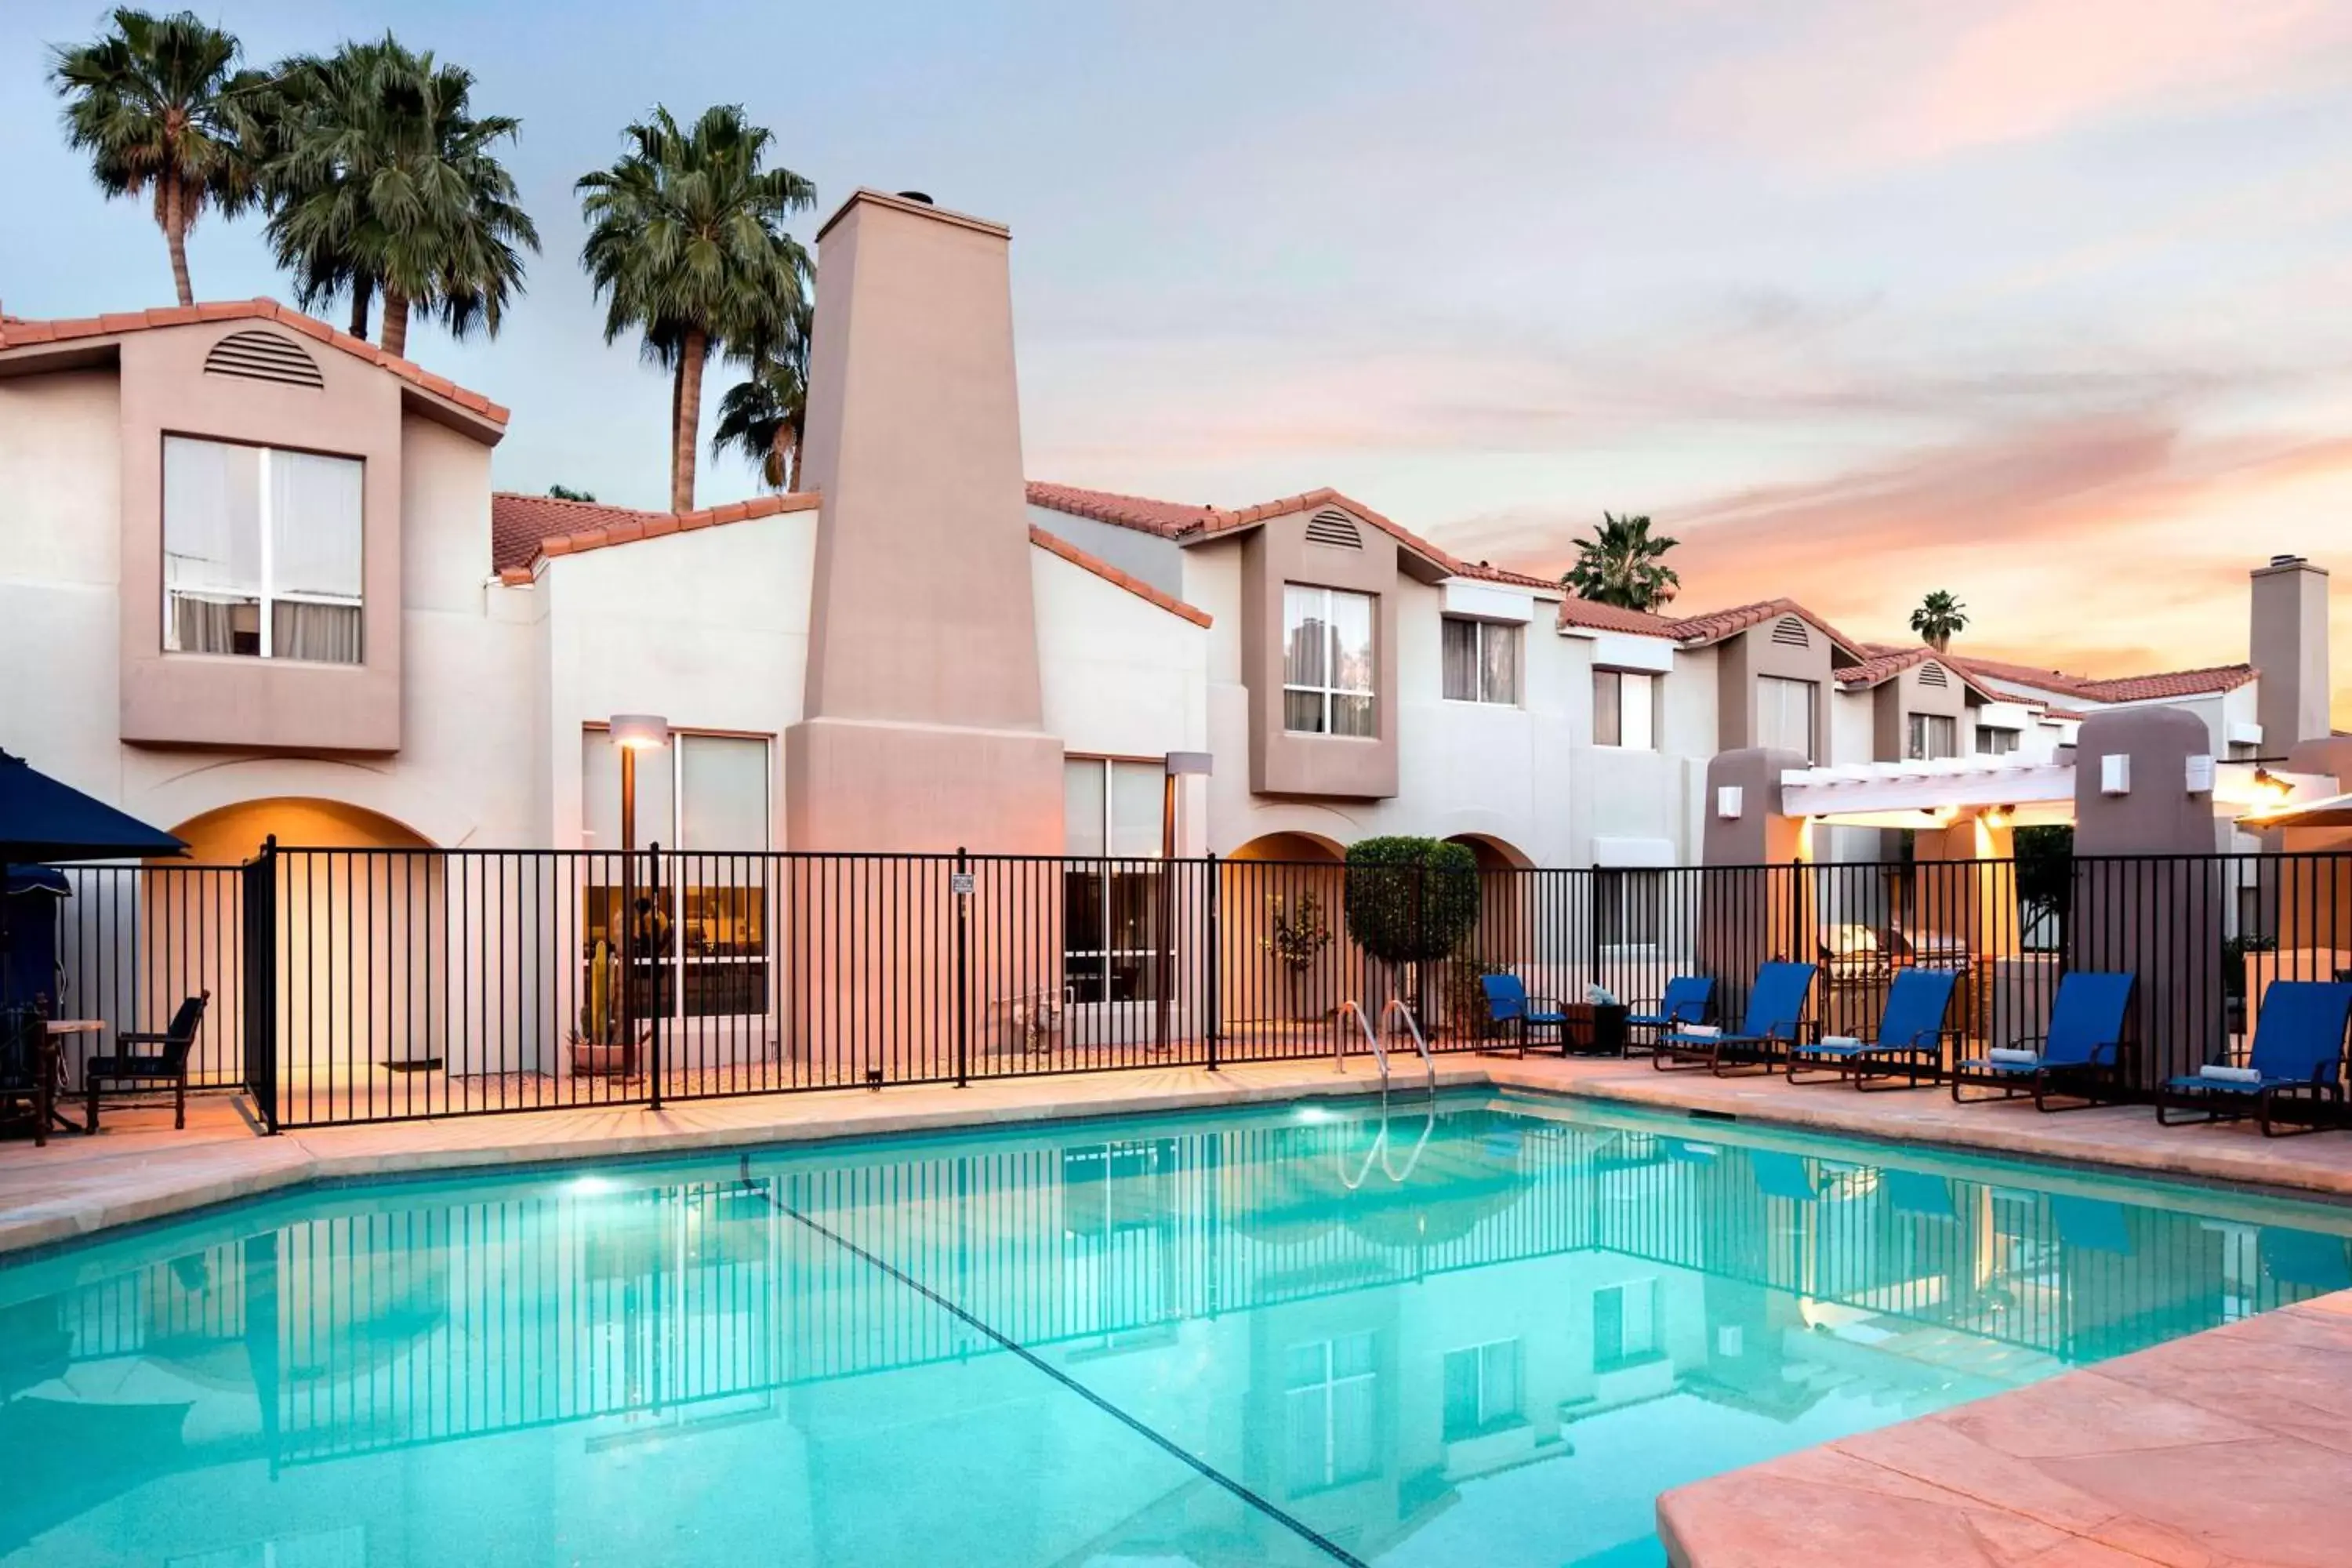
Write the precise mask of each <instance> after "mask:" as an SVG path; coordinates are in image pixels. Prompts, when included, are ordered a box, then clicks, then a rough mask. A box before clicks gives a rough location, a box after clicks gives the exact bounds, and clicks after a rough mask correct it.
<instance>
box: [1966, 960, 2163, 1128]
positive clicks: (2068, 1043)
mask: <svg viewBox="0 0 2352 1568" xmlns="http://www.w3.org/2000/svg"><path fill="white" fill-rule="evenodd" d="M2134 979H2135V977H2134V976H2132V975H2131V974H2128V973H2110V972H2107V971H2103V970H2092V969H2076V970H2072V971H2070V972H2068V973H2066V974H2064V975H2063V976H2062V977H2060V979H2059V982H2058V994H2057V995H2056V996H2055V997H2053V999H2052V1000H2051V1003H2050V1026H2049V1029H2048V1031H2047V1032H2046V1033H2044V1034H2040V1035H2026V1036H2022V1037H2019V1038H2018V1039H2015V1040H2013V1041H2011V1043H2010V1045H2009V1046H2008V1047H2005V1048H2003V1049H2000V1050H1998V1051H1993V1052H1990V1053H1988V1054H1987V1055H1985V1056H1982V1057H1978V1058H1971V1059H1970V1060H1968V1061H1964V1062H1955V1063H1953V1064H1952V1078H1951V1082H1952V1102H1953V1103H1954V1104H1955V1105H1958V1104H1964V1103H1968V1102H1969V1101H1971V1100H2014V1099H2016V1098H2017V1097H2018V1096H2020V1095H2031V1096H2032V1099H2033V1109H2034V1110H2079V1109H2081V1108H2082V1107H2083V1106H2084V1105H2096V1104H2099V1103H2101V1101H2102V1100H2103V1099H2112V1098H2113V1097H2114V1095H2115V1093H2116V1090H2117V1089H2118V1088H2119V1087H2120V1085H2121V1083H2122V1079H2123V1075H2122V1070H2121V1061H2122V1056H2123V1037H2124V1020H2125V1019H2126V1017H2127V1016H2129V1015H2130V1012H2131V996H2132V986H2133V984H2134ZM1963 1088H1975V1089H1999V1090H2000V1093H1999V1094H1992V1095H1984V1094H1979V1095H1974V1096H1963V1095H1962V1094H1961V1092H1960V1090H1961V1089H1963ZM2053 1093H2055V1094H2058V1095H2060V1096H2063V1097H2064V1098H2066V1099H2069V1100H2074V1102H2075V1103H2074V1104H2071V1105H2052V1104H2051V1103H2050V1097H2051V1095H2052V1094H2053Z"/></svg>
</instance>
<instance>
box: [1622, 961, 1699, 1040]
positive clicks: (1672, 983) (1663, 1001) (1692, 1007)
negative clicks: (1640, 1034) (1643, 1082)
mask: <svg viewBox="0 0 2352 1568" xmlns="http://www.w3.org/2000/svg"><path fill="white" fill-rule="evenodd" d="M1714 1006H1715V982H1714V980H1712V979H1711V978H1709V977H1708V976H1706V975H1704V974H1677V975H1675V977H1674V978H1673V979H1671V980H1669V981H1667V982H1666V994H1664V995H1663V996H1659V997H1654V998H1644V999H1643V1000H1642V1001H1639V1002H1636V1003H1634V1004H1633V1011H1631V1012H1629V1013H1627V1014H1626V1015H1625V1039H1626V1045H1627V1047H1628V1048H1629V1049H1630V1048H1631V1047H1632V1044H1633V1031H1634V1030H1635V1029H1643V1030H1646V1031H1647V1032H1648V1033H1649V1036H1650V1038H1651V1039H1652V1040H1655V1039H1656V1038H1657V1037H1658V1036H1659V1035H1662V1034H1664V1032H1665V1031H1667V1030H1668V1029H1675V1028H1680V1027H1681V1026H1683V1025H1685V1024H1704V1023H1706V1016H1707V1014H1708V1013H1709V1012H1710V1011H1712V1010H1713V1009H1714ZM1649 1048H1650V1047H1649V1046H1648V1044H1646V1043H1645V1044H1644V1045H1643V1049H1644V1050H1647V1049H1649Z"/></svg>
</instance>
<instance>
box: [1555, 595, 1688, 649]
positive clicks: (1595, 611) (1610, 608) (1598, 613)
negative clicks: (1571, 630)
mask: <svg viewBox="0 0 2352 1568" xmlns="http://www.w3.org/2000/svg"><path fill="white" fill-rule="evenodd" d="M1559 624H1560V625H1561V626H1582V627H1584V628H1585V629H1587V630H1588V631H1596V632H1623V633H1625V634H1627V635H1628V636H1631V637H1669V638H1674V639H1675V640H1680V637H1681V632H1680V626H1681V623H1680V622H1678V621H1676V620H1675V619H1674V617H1672V616H1659V615H1653V614H1651V613H1650V612H1649V611H1647V610H1629V609H1626V608H1625V607H1624V606H1623V605H1605V604H1602V603H1601V601H1600V600H1598V599H1585V598H1580V597H1578V596H1577V595H1574V594H1570V595H1566V596H1565V597H1563V598H1562V599H1561V600H1560V602H1559Z"/></svg>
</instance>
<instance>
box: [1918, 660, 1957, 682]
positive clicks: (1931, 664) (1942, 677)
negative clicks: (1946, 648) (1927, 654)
mask: <svg viewBox="0 0 2352 1568" xmlns="http://www.w3.org/2000/svg"><path fill="white" fill-rule="evenodd" d="M1919 684H1920V685H1922V686H1941V687H1946V688H1948V687H1950V685H1951V684H1952V678H1951V677H1950V676H1948V675H1946V674H1945V673H1944V667H1943V666H1942V665H1940V664H1937V662H1936V661H1935V660H1934V659H1932V658H1931V659H1929V660H1928V661H1927V663H1925V664H1923V665H1921V666H1920V667H1919Z"/></svg>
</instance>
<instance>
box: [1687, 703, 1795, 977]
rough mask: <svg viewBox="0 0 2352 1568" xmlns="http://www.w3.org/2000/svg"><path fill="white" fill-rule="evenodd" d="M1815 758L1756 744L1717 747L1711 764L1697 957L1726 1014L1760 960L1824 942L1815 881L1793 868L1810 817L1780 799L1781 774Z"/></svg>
mask: <svg viewBox="0 0 2352 1568" xmlns="http://www.w3.org/2000/svg"><path fill="white" fill-rule="evenodd" d="M1809 766H1811V764H1810V763H1807V762H1806V760H1805V759H1804V758H1803V757H1802V756H1801V755H1800V754H1799V753H1797V752H1780V751H1772V750H1768V749H1766V748H1764V747H1760V746H1748V747H1743V748H1741V749H1739V750H1738V751H1731V752H1717V754H1716V755H1715V757H1714V758H1713V759H1712V760H1710V761H1709V762H1708V763H1707V765H1706V798H1705V799H1704V800H1703V801H1702V802H1701V803H1700V805H1701V809H1702V811H1703V812H1704V814H1705V827H1704V829H1703V830H1702V832H1701V835H1700V843H1701V856H1702V858H1703V860H1704V863H1705V864H1706V865H1707V866H1709V867H1711V868H1716V869H1715V870H1714V872H1713V873H1712V874H1711V875H1709V876H1708V877H1707V878H1706V888H1705V891H1704V894H1703V899H1704V902H1703V904H1702V906H1701V908H1700V910H1699V926H1698V962H1699V967H1700V969H1701V970H1702V972H1704V973H1708V974H1711V975H1713V976H1715V980H1716V984H1717V991H1718V1003H1719V1005H1720V1007H1721V1008H1722V1010H1723V1012H1724V1016H1725V1018H1726V1021H1727V1022H1729V1023H1734V1024H1736V1023H1737V1022H1738V1007H1739V1006H1740V1005H1744V1004H1745V1001H1746V998H1747V994H1748V984H1749V983H1750V982H1752V981H1753V980H1754V979H1755V978H1756V969H1757V966H1758V965H1759V964H1760V963H1765V962H1767V961H1768V960H1771V959H1798V960H1810V959H1811V958H1812V957H1813V956H1814V955H1815V953H1816V952H1818V951H1819V949H1820V946H1821V942H1820V937H1819V934H1818V930H1817V928H1818V925H1819V921H1818V917H1817V912H1816V910H1814V907H1813V889H1812V885H1811V879H1810V878H1808V877H1807V876H1806V875H1805V874H1804V873H1803V872H1801V871H1800V870H1798V869H1796V862H1798V861H1801V860H1803V859H1806V858H1808V852H1807V847H1806V838H1805V824H1804V820H1803V819H1802V818H1801V817H1792V816H1788V815H1787V814H1786V813H1785V812H1783V811H1782V810H1781V807H1780V775H1781V774H1782V773H1786V772H1789V771H1790V770H1791V769H1799V768H1804V767H1809ZM1735 868H1746V869H1735Z"/></svg>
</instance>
